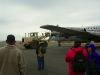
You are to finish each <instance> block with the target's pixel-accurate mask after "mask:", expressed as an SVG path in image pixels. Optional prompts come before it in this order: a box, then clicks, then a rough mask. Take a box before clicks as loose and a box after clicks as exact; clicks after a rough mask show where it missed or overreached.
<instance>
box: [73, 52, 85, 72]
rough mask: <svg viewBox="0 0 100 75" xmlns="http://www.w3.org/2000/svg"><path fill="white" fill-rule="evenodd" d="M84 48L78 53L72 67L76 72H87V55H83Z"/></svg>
mask: <svg viewBox="0 0 100 75" xmlns="http://www.w3.org/2000/svg"><path fill="white" fill-rule="evenodd" d="M82 52H83V50H82V51H81V52H78V53H76V56H75V58H74V62H73V64H72V69H73V71H74V72H85V71H86V57H85V56H84V55H83V53H82Z"/></svg>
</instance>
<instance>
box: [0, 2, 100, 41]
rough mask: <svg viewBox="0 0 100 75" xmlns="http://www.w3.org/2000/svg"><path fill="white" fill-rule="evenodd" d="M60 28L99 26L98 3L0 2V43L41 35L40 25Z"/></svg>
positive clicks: (99, 8)
mask: <svg viewBox="0 0 100 75" xmlns="http://www.w3.org/2000/svg"><path fill="white" fill-rule="evenodd" d="M46 24H52V25H57V24H58V25H59V26H62V27H69V26H71V27H72V26H77V27H82V26H83V27H85V26H87V25H88V26H93V25H95V26H96V25H100V0H0V40H6V37H7V35H8V34H14V35H15V36H16V40H21V39H22V37H23V36H25V32H26V33H29V32H34V31H35V32H39V35H41V33H42V32H45V31H47V30H44V29H40V28H39V27H40V26H41V25H46Z"/></svg>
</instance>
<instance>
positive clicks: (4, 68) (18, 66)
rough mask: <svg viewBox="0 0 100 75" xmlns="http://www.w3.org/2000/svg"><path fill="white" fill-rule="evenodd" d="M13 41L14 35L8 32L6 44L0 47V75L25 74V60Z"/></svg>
mask: <svg viewBox="0 0 100 75" xmlns="http://www.w3.org/2000/svg"><path fill="white" fill-rule="evenodd" d="M15 42H16V41H15V36H14V35H12V34H10V35H8V36H7V40H6V45H5V46H4V47H1V48H0V75H25V67H26V61H25V58H24V55H23V53H22V51H21V50H20V49H18V48H17V47H16V46H15V45H14V44H15Z"/></svg>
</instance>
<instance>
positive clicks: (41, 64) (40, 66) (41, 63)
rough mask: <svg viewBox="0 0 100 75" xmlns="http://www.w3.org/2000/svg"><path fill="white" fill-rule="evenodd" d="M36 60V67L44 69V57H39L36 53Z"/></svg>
mask: <svg viewBox="0 0 100 75" xmlns="http://www.w3.org/2000/svg"><path fill="white" fill-rule="evenodd" d="M37 61H38V69H44V57H39V56H38V55H37Z"/></svg>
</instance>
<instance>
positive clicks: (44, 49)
mask: <svg viewBox="0 0 100 75" xmlns="http://www.w3.org/2000/svg"><path fill="white" fill-rule="evenodd" d="M41 53H42V54H45V53H46V46H42V49H41Z"/></svg>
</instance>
